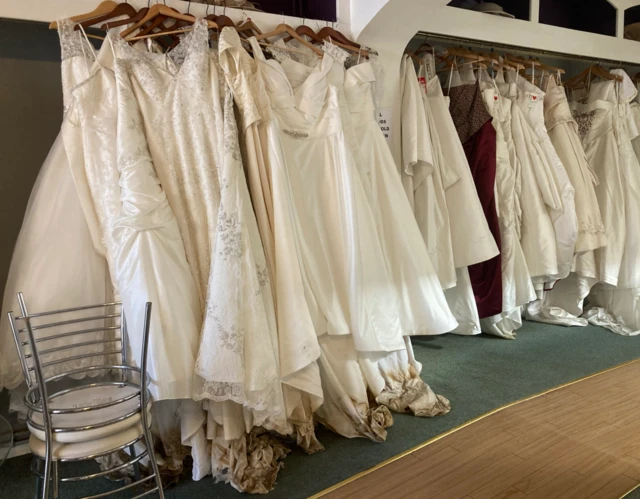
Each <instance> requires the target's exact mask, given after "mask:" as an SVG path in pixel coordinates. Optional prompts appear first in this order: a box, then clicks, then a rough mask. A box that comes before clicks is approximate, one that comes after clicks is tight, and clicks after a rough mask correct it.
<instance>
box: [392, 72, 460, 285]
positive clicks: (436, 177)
mask: <svg viewBox="0 0 640 499" xmlns="http://www.w3.org/2000/svg"><path fill="white" fill-rule="evenodd" d="M403 68H404V71H403V74H401V84H402V87H403V88H402V110H401V116H402V163H403V171H402V176H403V177H405V176H407V175H409V176H410V177H411V191H410V192H409V199H410V201H411V204H412V206H413V211H414V216H415V218H416V221H417V222H418V227H419V228H420V232H421V233H422V237H423V238H424V242H425V244H426V246H427V250H428V252H429V257H430V258H431V262H432V263H433V266H434V267H435V269H436V272H437V273H438V278H439V280H440V286H441V287H442V289H445V290H446V289H450V288H453V287H454V286H455V285H456V269H455V264H454V261H453V248H452V243H451V226H450V223H449V210H448V208H447V201H446V197H445V191H446V190H447V189H448V188H449V187H451V186H452V185H453V184H455V183H456V182H457V181H458V176H457V175H456V174H455V172H454V171H453V170H452V169H451V168H450V167H449V165H448V164H447V162H446V160H445V159H444V155H443V152H442V145H441V144H440V140H439V138H438V130H437V128H436V126H435V123H434V121H433V114H432V113H431V110H430V109H429V101H428V99H427V96H426V94H425V92H424V90H423V89H422V88H421V87H420V85H418V81H417V79H416V73H415V70H414V69H413V65H412V64H407V63H406V62H405V63H404V64H403ZM420 70H421V73H420V78H424V81H425V82H426V75H425V74H424V73H423V72H424V64H422V65H421V67H420Z"/></svg>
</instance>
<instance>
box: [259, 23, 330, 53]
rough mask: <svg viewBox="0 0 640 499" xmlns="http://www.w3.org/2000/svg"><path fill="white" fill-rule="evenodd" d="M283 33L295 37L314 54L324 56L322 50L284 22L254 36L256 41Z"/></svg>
mask: <svg viewBox="0 0 640 499" xmlns="http://www.w3.org/2000/svg"><path fill="white" fill-rule="evenodd" d="M284 34H288V35H289V36H291V37H292V38H295V39H296V40H298V41H299V42H300V43H301V44H302V45H304V46H305V47H307V48H310V49H311V50H313V51H314V52H315V53H316V55H318V56H320V57H324V52H322V50H320V49H319V48H318V47H316V46H314V45H313V44H311V43H309V42H308V41H307V40H305V39H304V38H302V37H301V36H300V35H298V33H296V31H295V30H294V29H293V28H292V27H291V26H289V25H288V24H284V23H283V24H279V25H278V26H277V27H276V29H274V30H273V31H270V32H269V33H263V34H261V35H258V36H256V40H258V41H260V40H265V39H268V38H272V37H274V36H278V35H284Z"/></svg>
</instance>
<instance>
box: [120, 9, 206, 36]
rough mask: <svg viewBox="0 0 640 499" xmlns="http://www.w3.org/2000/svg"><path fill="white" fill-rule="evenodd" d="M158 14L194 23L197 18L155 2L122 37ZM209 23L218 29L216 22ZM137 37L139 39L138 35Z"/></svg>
mask: <svg viewBox="0 0 640 499" xmlns="http://www.w3.org/2000/svg"><path fill="white" fill-rule="evenodd" d="M158 16H165V17H167V18H171V19H176V20H180V21H187V22H189V23H191V24H193V23H194V22H195V21H196V18H195V17H194V16H192V15H187V14H181V13H179V12H178V11H176V10H174V9H172V8H171V7H167V6H166V5H164V4H155V5H154V6H153V7H151V8H150V9H149V11H148V12H147V14H146V15H145V16H144V17H143V18H142V19H141V20H140V21H138V22H137V23H135V24H134V25H133V26H130V27H129V28H127V29H126V30H124V31H123V32H122V35H121V36H122V37H123V38H126V37H127V36H128V35H130V34H131V33H133V32H134V31H136V30H137V29H139V28H141V27H142V26H144V25H145V24H147V23H148V22H149V21H151V20H152V19H154V18H156V17H158ZM207 25H208V27H209V28H215V29H218V24H217V23H214V22H212V21H207ZM183 31H184V30H181V31H177V32H178V33H180V32H183ZM170 33H171V32H166V33H164V34H170ZM136 39H138V38H137V37H136Z"/></svg>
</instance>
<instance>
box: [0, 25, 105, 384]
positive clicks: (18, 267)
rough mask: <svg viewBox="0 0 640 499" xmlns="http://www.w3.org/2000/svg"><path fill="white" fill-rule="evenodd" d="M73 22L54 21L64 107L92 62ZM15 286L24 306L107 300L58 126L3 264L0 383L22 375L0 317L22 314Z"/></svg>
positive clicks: (101, 265)
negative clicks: (7, 264)
mask: <svg viewBox="0 0 640 499" xmlns="http://www.w3.org/2000/svg"><path fill="white" fill-rule="evenodd" d="M72 29H73V27H72V26H70V25H69V24H63V25H61V26H60V29H59V33H60V40H61V51H62V64H61V67H62V91H63V103H64V106H65V110H67V109H68V107H69V105H70V104H71V90H72V89H73V88H74V87H75V86H76V85H77V84H79V83H80V82H82V81H84V80H86V78H87V77H88V76H89V72H90V69H91V66H92V63H93V53H92V52H91V49H89V48H88V47H87V46H85V45H83V43H84V41H83V39H82V37H81V33H80V32H79V31H76V32H75V35H74V36H71V33H70V30H72ZM64 119H65V120H66V119H67V116H66V112H65V118H64ZM19 292H22V293H24V297H25V300H26V302H27V305H28V307H29V310H30V311H31V312H42V311H48V310H59V309H63V308H70V307H77V306H80V305H87V304H98V303H106V302H110V301H112V298H113V297H112V292H111V284H110V279H109V274H108V269H107V263H106V261H105V259H104V257H103V256H101V255H100V254H99V253H97V252H96V251H94V240H93V239H92V234H91V231H90V229H89V225H88V223H87V220H86V218H85V215H84V213H83V208H82V205H81V203H80V198H79V195H78V192H77V190H76V187H75V185H74V181H73V176H72V175H71V170H70V164H69V158H68V156H67V154H66V152H65V148H64V143H63V140H62V135H61V134H59V135H58V137H57V138H56V140H55V142H54V143H53V146H52V147H51V150H50V151H49V154H48V155H47V158H46V160H45V162H44V163H43V165H42V168H41V169H40V172H39V173H38V178H37V179H36V183H35V184H34V186H33V189H32V191H31V196H30V197H29V203H28V205H27V209H26V212H25V216H24V220H23V222H22V227H21V229H20V233H19V235H18V239H17V241H16V245H15V248H14V252H13V257H12V259H11V265H10V267H9V275H8V278H7V282H6V285H5V290H4V298H3V302H2V317H1V318H0V389H1V388H2V387H5V388H8V389H13V388H16V387H17V386H18V385H19V384H20V383H21V382H23V381H24V377H23V374H22V369H21V367H20V361H19V359H18V353H17V350H16V346H15V343H14V340H13V334H12V332H11V328H10V326H9V320H8V317H7V314H8V312H9V311H13V312H14V316H18V315H22V314H21V313H20V310H19V307H18V303H17V300H16V294H17V293H19ZM61 317H62V318H63V316H61ZM47 331H48V332H47V333H46V334H48V335H53V334H56V332H60V331H56V329H55V328H52V329H49V330H47ZM103 334H104V333H103V332H97V333H96V334H95V336H94V337H91V335H84V336H82V337H78V338H77V340H76V341H78V342H86V341H89V340H99V339H105V337H104V336H103ZM68 343H69V342H68V339H64V340H50V341H49V342H47V345H48V347H49V348H54V347H60V346H65V345H68ZM104 350H112V345H111V344H107V346H106V347H104V346H100V347H97V350H96V351H104ZM83 351H84V352H86V349H85V350H83ZM72 353H73V349H70V350H65V351H64V352H63V355H64V356H65V357H66V356H69V355H72ZM48 359H49V360H52V359H53V357H51V356H49V357H48ZM103 362H104V358H101V357H96V358H88V359H87V358H85V359H79V360H75V361H68V362H65V363H63V364H62V365H56V366H55V370H56V372H59V371H69V370H72V369H76V368H80V367H85V366H90V365H92V364H94V363H95V364H99V363H103ZM47 372H48V371H47V370H45V375H48V374H47Z"/></svg>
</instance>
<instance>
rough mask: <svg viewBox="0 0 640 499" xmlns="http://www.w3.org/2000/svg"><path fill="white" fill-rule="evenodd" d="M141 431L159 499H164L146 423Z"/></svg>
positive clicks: (151, 440)
mask: <svg viewBox="0 0 640 499" xmlns="http://www.w3.org/2000/svg"><path fill="white" fill-rule="evenodd" d="M143 410H144V409H143ZM143 431H144V440H145V443H146V445H147V450H148V451H149V454H148V457H149V463H150V464H151V470H152V471H153V474H154V475H155V482H156V485H157V487H158V497H159V498H160V499H164V490H163V489H162V478H161V477H160V470H159V469H158V463H157V461H156V455H155V452H154V450H153V437H152V436H151V432H150V431H149V428H148V427H147V426H146V425H145V426H144V429H143Z"/></svg>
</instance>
